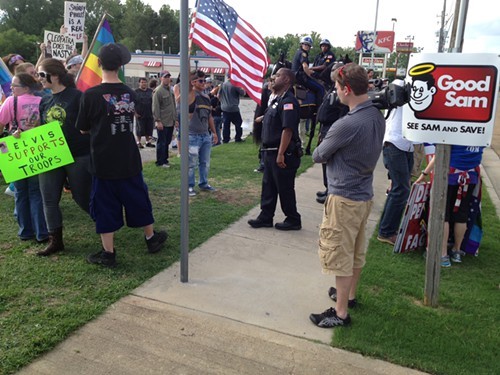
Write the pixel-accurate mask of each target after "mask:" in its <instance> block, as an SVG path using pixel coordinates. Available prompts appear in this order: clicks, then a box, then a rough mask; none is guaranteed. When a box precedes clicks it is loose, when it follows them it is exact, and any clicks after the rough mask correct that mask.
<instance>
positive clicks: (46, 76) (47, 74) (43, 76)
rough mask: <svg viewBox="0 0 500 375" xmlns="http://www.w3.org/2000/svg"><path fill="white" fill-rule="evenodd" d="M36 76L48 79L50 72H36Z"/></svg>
mask: <svg viewBox="0 0 500 375" xmlns="http://www.w3.org/2000/svg"><path fill="white" fill-rule="evenodd" d="M38 76H39V77H40V78H46V79H49V78H50V73H45V72H38Z"/></svg>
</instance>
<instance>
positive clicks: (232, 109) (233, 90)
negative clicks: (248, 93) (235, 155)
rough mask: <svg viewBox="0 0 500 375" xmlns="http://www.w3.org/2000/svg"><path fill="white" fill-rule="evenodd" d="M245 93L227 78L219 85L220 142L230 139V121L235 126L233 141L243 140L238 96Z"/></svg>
mask: <svg viewBox="0 0 500 375" xmlns="http://www.w3.org/2000/svg"><path fill="white" fill-rule="evenodd" d="M244 95H245V90H243V89H242V88H239V87H236V86H234V85H233V84H232V83H231V81H230V80H229V79H228V80H227V81H226V82H224V83H223V84H222V85H221V86H220V90H219V100H220V103H221V109H222V142H223V143H228V142H229V141H230V140H231V123H233V124H234V126H235V128H236V135H235V137H234V141H235V142H243V140H242V139H241V135H242V134H243V129H242V128H241V124H242V123H243V119H242V118H241V113H240V96H244Z"/></svg>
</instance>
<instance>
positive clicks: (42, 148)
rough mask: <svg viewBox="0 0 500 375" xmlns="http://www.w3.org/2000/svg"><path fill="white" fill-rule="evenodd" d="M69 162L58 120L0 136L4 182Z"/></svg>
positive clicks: (0, 168)
mask: <svg viewBox="0 0 500 375" xmlns="http://www.w3.org/2000/svg"><path fill="white" fill-rule="evenodd" d="M71 163H73V156H72V155H71V152H70V150H69V147H68V143H67V142H66V139H65V138H64V134H63V132H62V129H61V125H60V124H59V122H58V121H54V122H51V123H49V124H46V125H42V126H38V127H36V128H33V129H30V130H27V131H25V132H22V133H21V136H20V138H14V137H13V136H9V137H5V138H1V139H0V170H1V171H2V174H3V177H4V179H5V182H7V183H9V182H12V181H18V180H22V179H24V178H27V177H31V176H35V175H37V174H40V173H43V172H47V171H50V170H52V169H56V168H59V167H62V166H63V165H67V164H71Z"/></svg>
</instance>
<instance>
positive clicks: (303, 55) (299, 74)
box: [292, 36, 325, 108]
mask: <svg viewBox="0 0 500 375" xmlns="http://www.w3.org/2000/svg"><path fill="white" fill-rule="evenodd" d="M311 47H312V39H311V37H309V36H305V37H303V38H302V39H301V40H300V48H299V49H298V50H297V52H295V56H294V57H293V60H292V71H293V72H294V73H295V77H296V79H297V83H298V84H299V85H302V86H304V87H306V88H308V89H309V90H311V91H312V92H314V96H315V99H316V100H315V103H316V108H319V106H320V105H321V102H322V101H323V96H324V95H325V89H324V87H323V86H322V85H321V84H320V83H319V82H318V81H316V80H315V79H314V78H312V75H313V71H312V70H311V68H309V51H310V50H311Z"/></svg>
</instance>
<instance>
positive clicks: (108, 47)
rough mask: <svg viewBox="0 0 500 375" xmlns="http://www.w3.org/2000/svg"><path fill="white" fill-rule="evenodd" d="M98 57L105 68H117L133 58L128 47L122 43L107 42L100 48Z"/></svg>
mask: <svg viewBox="0 0 500 375" xmlns="http://www.w3.org/2000/svg"><path fill="white" fill-rule="evenodd" d="M98 57H99V60H100V61H101V65H102V67H103V69H105V70H117V69H118V68H119V67H120V66H122V65H125V64H128V63H129V62H130V60H131V59H132V56H131V55H130V52H129V51H128V49H127V47H125V46H124V45H123V44H120V43H106V44H105V45H103V46H102V47H101V49H100V50H99V55H98Z"/></svg>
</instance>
